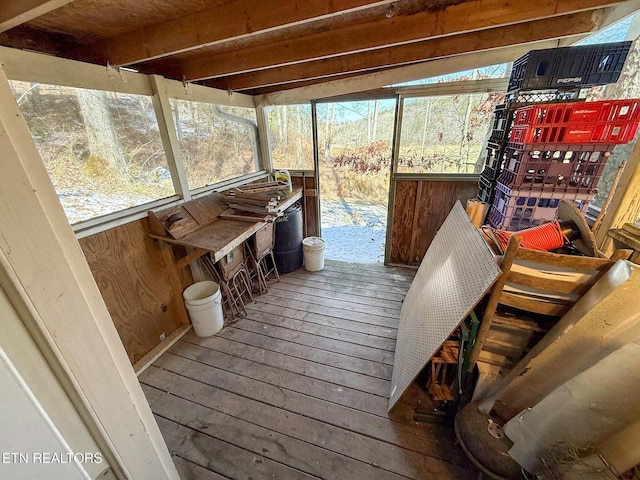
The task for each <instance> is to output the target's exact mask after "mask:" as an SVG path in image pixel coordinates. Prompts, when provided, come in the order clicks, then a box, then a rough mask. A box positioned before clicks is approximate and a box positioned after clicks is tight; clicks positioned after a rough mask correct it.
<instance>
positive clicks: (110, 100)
mask: <svg viewBox="0 0 640 480" xmlns="http://www.w3.org/2000/svg"><path fill="white" fill-rule="evenodd" d="M11 87H12V89H13V92H14V94H15V98H16V100H17V102H18V105H19V106H20V110H21V111H22V113H23V115H24V117H25V119H26V122H27V125H28V126H29V130H30V131H31V135H32V137H33V139H34V141H35V144H36V146H37V148H38V151H39V152H40V156H41V157H42V160H43V162H44V165H45V167H46V169H47V172H48V173H49V176H50V177H51V181H52V182H53V185H54V187H55V189H56V192H57V193H58V198H59V199H60V202H61V203H62V206H63V208H64V211H65V213H66V214H67V218H68V219H69V222H70V223H72V224H73V223H77V222H81V221H83V220H88V219H91V218H95V217H99V216H101V215H106V214H108V213H113V212H116V211H119V210H124V209H126V208H129V207H133V206H137V205H141V204H144V203H148V202H151V201H153V200H158V199H161V198H164V197H169V196H172V195H174V193H175V191H174V187H173V183H172V181H171V175H170V173H169V170H168V165H167V159H166V157H165V154H164V149H163V147H162V141H161V139H160V132H159V130H158V123H157V121H156V117H155V114H154V110H153V107H152V104H151V98H150V97H146V96H142V95H132V94H124V93H115V92H104V91H98V90H88V89H81V88H70V87H61V86H54V85H44V84H36V83H27V82H19V81H11Z"/></svg>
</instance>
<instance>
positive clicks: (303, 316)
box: [247, 294, 398, 350]
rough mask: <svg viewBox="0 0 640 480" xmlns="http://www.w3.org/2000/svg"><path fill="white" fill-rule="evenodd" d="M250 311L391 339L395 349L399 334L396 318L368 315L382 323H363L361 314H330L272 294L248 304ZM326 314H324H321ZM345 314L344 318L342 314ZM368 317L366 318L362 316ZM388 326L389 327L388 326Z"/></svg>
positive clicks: (336, 312)
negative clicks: (360, 318)
mask: <svg viewBox="0 0 640 480" xmlns="http://www.w3.org/2000/svg"><path fill="white" fill-rule="evenodd" d="M247 309H248V310H251V311H259V312H265V313H272V314H275V315H281V316H282V317H287V318H292V319H296V320H303V321H305V322H309V323H314V324H316V325H321V326H330V327H334V328H339V329H342V330H346V331H351V332H358V333H364V334H367V335H375V336H378V337H382V338H386V339H390V340H392V341H393V345H394V350H395V338H396V335H397V333H398V322H397V321H396V320H394V319H391V320H390V319H388V318H386V317H380V318H376V316H375V315H373V314H372V315H369V317H371V318H372V319H373V321H377V322H380V323H383V324H380V323H376V324H373V323H367V322H366V321H364V320H358V315H355V314H352V315H349V314H350V313H352V312H341V311H339V310H332V311H328V312H327V309H326V308H322V307H318V306H317V305H309V304H306V303H304V302H298V301H297V300H295V299H282V298H279V297H274V296H272V295H271V294H269V295H262V296H260V297H258V298H257V299H256V300H255V301H254V302H253V303H249V304H247ZM323 311H324V312H325V313H322V312H323ZM341 313H344V315H343V316H344V317H349V316H351V318H341V317H339V315H340V314H341ZM362 317H363V318H367V315H362ZM387 324H388V325H387Z"/></svg>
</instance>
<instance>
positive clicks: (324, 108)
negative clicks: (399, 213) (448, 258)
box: [316, 99, 396, 263]
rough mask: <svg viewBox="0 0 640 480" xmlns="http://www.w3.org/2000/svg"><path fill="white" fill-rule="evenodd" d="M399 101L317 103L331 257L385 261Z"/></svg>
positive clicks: (326, 236) (324, 219) (324, 224)
mask: <svg viewBox="0 0 640 480" xmlns="http://www.w3.org/2000/svg"><path fill="white" fill-rule="evenodd" d="M395 107H396V100H395V99H381V100H380V99H379V100H365V101H354V102H332V103H321V104H318V105H317V113H316V115H317V125H318V128H317V132H318V133H317V134H318V139H317V140H318V143H317V145H318V158H319V174H320V191H321V200H320V212H321V219H322V224H321V225H322V237H323V238H324V240H325V244H326V248H325V257H326V258H327V259H331V260H340V261H346V262H356V263H378V262H380V263H382V262H384V252H385V237H386V231H387V213H388V201H389V175H390V171H391V155H392V151H393V130H394V119H395Z"/></svg>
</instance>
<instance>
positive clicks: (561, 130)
mask: <svg viewBox="0 0 640 480" xmlns="http://www.w3.org/2000/svg"><path fill="white" fill-rule="evenodd" d="M639 122H640V99H630V100H610V101H601V102H574V103H554V104H547V105H530V106H527V107H522V108H519V109H518V110H517V111H516V113H515V115H514V119H513V127H512V129H511V131H510V132H509V141H511V142H518V143H602V144H620V143H627V142H630V141H631V140H633V137H634V136H635V134H636V131H637V130H638V124H639Z"/></svg>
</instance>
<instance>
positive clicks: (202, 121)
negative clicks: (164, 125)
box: [170, 99, 261, 190]
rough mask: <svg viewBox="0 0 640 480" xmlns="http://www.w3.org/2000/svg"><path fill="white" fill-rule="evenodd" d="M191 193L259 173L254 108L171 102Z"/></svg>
mask: <svg viewBox="0 0 640 480" xmlns="http://www.w3.org/2000/svg"><path fill="white" fill-rule="evenodd" d="M170 104H171V110H172V113H173V117H174V123H175V126H176V133H177V136H178V141H179V144H180V150H181V151H182V158H183V161H184V169H185V172H186V175H187V182H188V185H189V189H190V190H194V189H198V188H202V187H206V186H208V185H211V184H214V183H217V182H220V181H223V180H228V179H231V178H234V177H240V176H242V175H247V174H250V173H253V172H256V171H258V170H260V168H261V166H260V160H259V158H260V146H259V143H258V126H257V123H256V112H255V110H254V109H252V108H242V107H228V106H222V105H215V104H211V103H202V102H192V101H186V100H175V99H171V100H170Z"/></svg>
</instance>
